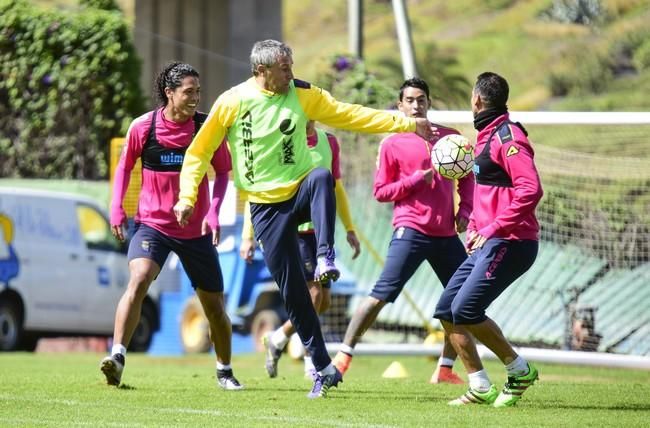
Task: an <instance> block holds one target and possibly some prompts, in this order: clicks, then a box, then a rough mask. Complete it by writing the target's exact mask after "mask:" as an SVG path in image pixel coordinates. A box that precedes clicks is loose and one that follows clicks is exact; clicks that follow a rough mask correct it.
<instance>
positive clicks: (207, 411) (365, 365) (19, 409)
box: [0, 353, 650, 427]
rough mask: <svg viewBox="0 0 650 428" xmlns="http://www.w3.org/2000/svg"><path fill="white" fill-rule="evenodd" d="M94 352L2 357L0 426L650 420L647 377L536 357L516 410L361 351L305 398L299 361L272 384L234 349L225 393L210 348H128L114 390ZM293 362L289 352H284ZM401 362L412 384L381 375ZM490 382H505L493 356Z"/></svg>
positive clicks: (407, 362) (422, 368)
mask: <svg viewBox="0 0 650 428" xmlns="http://www.w3.org/2000/svg"><path fill="white" fill-rule="evenodd" d="M101 357H102V356H101V355H98V354H45V353H43V354H23V353H14V354H0V379H1V380H2V382H0V426H35V427H37V426H38V427H40V426H56V427H59V426H93V427H94V426H156V427H162V426H191V427H198V426H229V427H230V426H241V427H251V426H305V427H306V426H310V427H313V426H334V427H365V426H375V427H392V426H404V427H415V426H480V427H485V426H506V425H507V426H535V427H537V426H548V427H551V426H553V427H556V426H625V427H630V426H647V421H648V420H650V372H647V371H634V370H620V369H604V368H602V369H601V368H587V367H567V366H559V365H548V364H539V368H540V373H541V374H540V375H541V382H540V383H539V384H538V385H536V386H534V387H533V388H532V389H530V390H529V391H528V392H527V393H526V396H525V398H524V399H523V400H522V401H521V402H520V403H519V405H518V406H517V407H516V408H512V409H494V408H490V407H471V408H460V409H459V408H450V407H448V406H447V405H446V402H447V401H448V400H450V399H453V398H455V397H456V396H457V395H460V394H461V393H463V392H464V387H463V386H452V385H437V386H433V385H429V384H428V383H427V379H428V378H429V376H430V375H431V372H432V369H433V364H434V363H433V362H432V361H429V360H427V359H425V358H423V357H395V358H390V357H363V356H360V357H356V358H355V361H354V363H353V367H352V369H351V371H350V372H349V374H348V375H347V376H346V378H345V382H344V383H343V384H342V385H341V386H340V388H338V389H334V390H331V393H330V397H329V398H328V399H324V400H315V401H312V400H308V399H307V398H306V397H305V394H306V393H307V391H308V390H309V388H310V382H308V381H307V380H305V379H304V378H303V376H302V365H301V364H300V363H296V362H292V361H290V360H289V359H283V360H281V361H280V377H278V378H277V379H268V378H267V377H266V374H265V372H264V369H263V368H262V365H263V357H262V355H261V354H256V355H244V356H236V357H235V359H234V365H235V370H236V371H235V373H236V375H237V376H238V377H239V379H240V380H241V381H242V382H243V383H245V385H246V390H245V391H241V392H225V391H222V390H220V389H217V388H216V386H215V379H214V361H213V357H212V356H209V355H199V356H190V357H182V358H152V357H148V356H144V355H130V356H129V358H128V369H127V371H126V372H125V375H124V378H123V380H124V382H125V384H124V385H123V386H122V387H120V388H117V389H116V388H114V387H108V386H106V385H104V384H103V382H102V375H101V373H100V372H99V370H98V363H99V360H100V359H101ZM285 358H286V357H285ZM395 359H398V360H399V361H400V362H401V363H402V364H403V365H404V366H405V368H406V370H407V371H408V372H409V374H410V376H409V377H408V378H405V379H384V378H382V377H381V373H382V372H383V371H384V370H385V368H386V367H387V366H388V365H389V364H390V362H391V361H392V360H395ZM487 368H488V370H489V372H490V373H491V374H492V378H493V381H495V382H498V383H501V382H503V380H504V375H503V370H502V368H500V367H499V366H498V365H497V364H496V363H492V362H490V363H489V364H488V365H487Z"/></svg>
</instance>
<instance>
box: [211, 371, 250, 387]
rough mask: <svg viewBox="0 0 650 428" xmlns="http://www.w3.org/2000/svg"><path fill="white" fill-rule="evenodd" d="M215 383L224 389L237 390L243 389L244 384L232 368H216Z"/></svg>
mask: <svg viewBox="0 0 650 428" xmlns="http://www.w3.org/2000/svg"><path fill="white" fill-rule="evenodd" d="M217 383H218V384H219V386H220V387H222V388H223V389H225V390H226V391H239V390H240V389H244V385H242V384H240V383H239V381H238V380H237V378H236V377H235V375H233V374H232V370H231V369H230V370H218V369H217Z"/></svg>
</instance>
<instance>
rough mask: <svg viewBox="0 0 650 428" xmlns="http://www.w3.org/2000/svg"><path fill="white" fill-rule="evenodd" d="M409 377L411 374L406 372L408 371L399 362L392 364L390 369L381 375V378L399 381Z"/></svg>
mask: <svg viewBox="0 0 650 428" xmlns="http://www.w3.org/2000/svg"><path fill="white" fill-rule="evenodd" d="M408 375H409V374H408V373H407V372H406V369H405V368H404V366H403V365H402V364H401V363H400V362H399V361H393V362H392V363H390V365H389V366H388V368H387V369H386V370H384V373H383V374H382V375H381V377H385V378H390V379H397V378H403V377H408Z"/></svg>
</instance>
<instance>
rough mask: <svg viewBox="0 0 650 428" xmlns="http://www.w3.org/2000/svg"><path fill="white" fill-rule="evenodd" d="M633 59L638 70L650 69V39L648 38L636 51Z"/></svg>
mask: <svg viewBox="0 0 650 428" xmlns="http://www.w3.org/2000/svg"><path fill="white" fill-rule="evenodd" d="M632 61H633V63H634V67H635V68H636V69H637V70H638V71H644V70H650V40H646V41H645V42H644V43H643V44H642V45H641V46H639V47H638V48H637V49H636V50H635V51H634V56H633V59H632Z"/></svg>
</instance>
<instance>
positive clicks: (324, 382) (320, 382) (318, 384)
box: [307, 367, 343, 398]
mask: <svg viewBox="0 0 650 428" xmlns="http://www.w3.org/2000/svg"><path fill="white" fill-rule="evenodd" d="M339 382H343V375H342V374H341V372H340V371H339V369H337V368H336V367H334V373H332V374H328V375H325V376H321V375H320V374H318V373H317V374H316V379H315V380H314V386H313V387H312V388H311V392H309V394H307V397H309V398H325V397H327V392H328V391H329V389H330V388H331V387H335V388H336V386H337V385H338V384H339Z"/></svg>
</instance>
